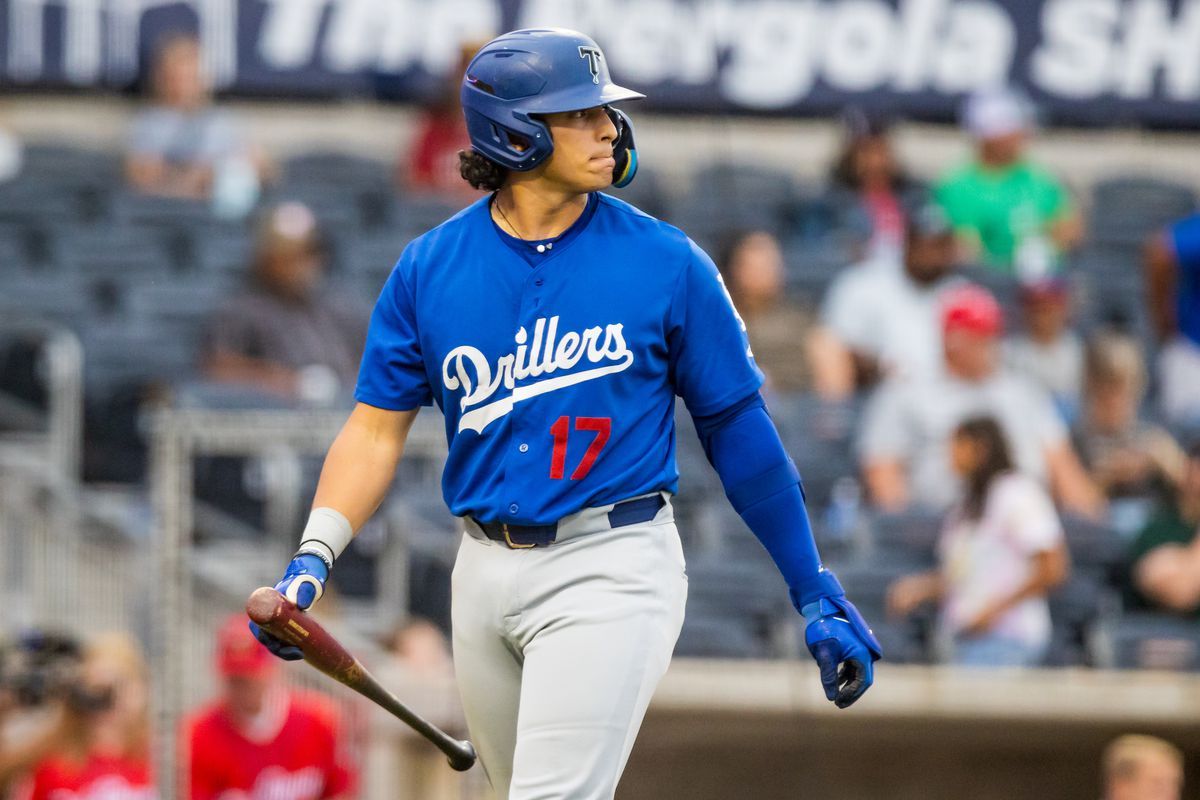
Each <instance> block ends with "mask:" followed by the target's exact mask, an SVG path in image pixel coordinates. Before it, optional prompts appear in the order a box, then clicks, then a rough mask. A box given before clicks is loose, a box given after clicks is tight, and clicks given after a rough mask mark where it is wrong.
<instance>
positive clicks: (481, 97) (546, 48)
mask: <svg viewBox="0 0 1200 800" xmlns="http://www.w3.org/2000/svg"><path fill="white" fill-rule="evenodd" d="M461 97H462V106H463V113H464V114H465V115H466V119H467V132H468V133H469V134H470V137H471V146H472V147H473V148H474V149H475V151H476V152H478V153H480V154H481V155H483V156H486V157H487V158H489V159H491V160H492V161H495V162H496V163H497V164H499V165H500V166H502V167H507V168H508V169H512V170H517V171H519V172H523V171H525V170H530V169H533V168H534V167H536V166H537V165H538V164H540V163H542V162H543V161H545V160H546V157H547V156H549V155H550V153H551V152H553V151H554V142H553V141H551V139H550V129H549V128H548V127H546V123H544V122H543V121H542V120H540V119H538V118H537V116H536V115H541V114H556V113H559V112H562V111H578V110H580V109H585V108H594V107H596V106H604V107H605V109H606V110H607V111H608V114H609V117H610V118H611V119H612V121H613V124H614V125H615V126H616V128H617V138H616V140H615V141H614V142H613V157H614V159H615V160H616V162H617V166H616V168H615V169H614V170H613V176H614V179H613V184H614V185H616V186H618V187H620V186H624V185H625V184H627V183H629V181H631V180H633V174H634V172H636V171H637V153H636V151H635V150H634V145H633V126H632V125H631V124H630V122H629V118H628V117H627V116H625V114H623V113H621V112H620V111H617V110H616V109H615V108H611V107H610V106H611V104H612V103H617V102H620V101H622V100H640V99H641V98H643V97H645V95H643V94H639V93H638V92H635V91H632V90H630V89H626V88H624V87H622V86H617V85H616V84H615V83H613V82H612V78H610V77H609V74H608V64H607V63H606V62H605V59H604V55H603V53H601V52H600V48H599V47H598V46H597V45H596V43H595V42H594V41H593V40H592V39H591V38H590V37H587V36H584V35H583V34H582V33H579V32H577V31H572V30H567V29H565V28H545V29H535V30H521V31H513V32H512V33H506V34H504V35H503V36H500V37H497V38H495V39H493V40H492V41H490V42H488V43H487V44H486V45H484V46H483V48H482V49H481V50H480V51H479V52H478V53H476V54H475V57H474V58H473V59H471V63H470V65H468V66H467V71H466V74H464V75H463V83H462V93H461Z"/></svg>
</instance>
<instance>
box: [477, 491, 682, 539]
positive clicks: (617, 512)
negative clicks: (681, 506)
mask: <svg viewBox="0 0 1200 800" xmlns="http://www.w3.org/2000/svg"><path fill="white" fill-rule="evenodd" d="M666 504H667V501H666V500H664V499H663V496H662V494H661V493H659V494H655V495H651V496H649V497H639V498H637V499H636V500H625V501H623V502H620V503H617V504H616V505H615V506H613V509H612V511H609V512H608V526H609V527H610V528H620V527H623V526H625V525H636V524H637V523H639V522H649V521H650V520H652V519H654V517H655V516H657V515H658V511H659V509H661V508H662V507H663V506H665V505H666ZM471 520H472V521H473V522H474V523H475V524H476V525H478V526H479V529H480V530H481V531H483V533H484V535H485V536H487V538H489V539H491V540H492V541H493V542H504V543H505V544H506V545H508V546H509V547H513V548H517V549H522V548H527V547H537V546H538V545H541V546H542V547H545V546H546V545H548V544H553V543H554V540H555V538H556V537H557V536H558V523H557V522H552V523H550V524H549V525H509V524H508V523H507V522H482V521H480V520H478V519H475V518H474V517H471Z"/></svg>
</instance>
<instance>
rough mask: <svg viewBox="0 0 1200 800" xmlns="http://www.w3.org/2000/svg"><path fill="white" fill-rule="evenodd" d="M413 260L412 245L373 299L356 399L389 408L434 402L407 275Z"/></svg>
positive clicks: (401, 408) (404, 408)
mask: <svg viewBox="0 0 1200 800" xmlns="http://www.w3.org/2000/svg"><path fill="white" fill-rule="evenodd" d="M412 258H413V255H412V247H411V246H410V247H408V248H406V249H405V251H404V254H403V255H402V256H400V263H399V264H397V265H396V268H395V269H394V270H392V274H391V276H390V277H389V278H388V281H387V283H386V284H384V287H383V291H382V292H381V293H380V295H379V300H378V301H377V302H376V303H375V310H374V311H373V312H372V313H371V324H370V326H369V327H368V329H367V343H366V346H365V347H364V349H363V358H362V364H361V366H360V367H359V371H358V386H357V388H356V389H355V391H354V399H355V400H358V401H359V402H360V403H366V404H367V405H370V406H375V407H376V408H383V409H387V410H389V411H408V410H410V409H413V408H416V407H417V406H427V405H430V404H431V403H432V402H433V392H432V389H431V388H430V386H429V377H428V376H427V375H426V373H425V362H424V360H423V358H422V356H421V342H420V338H419V336H418V333H417V315H416V304H415V302H414V298H413V293H412V287H411V286H410V285H409V282H408V280H407V277H406V273H407V272H408V270H409V268H410V267H411V259H412Z"/></svg>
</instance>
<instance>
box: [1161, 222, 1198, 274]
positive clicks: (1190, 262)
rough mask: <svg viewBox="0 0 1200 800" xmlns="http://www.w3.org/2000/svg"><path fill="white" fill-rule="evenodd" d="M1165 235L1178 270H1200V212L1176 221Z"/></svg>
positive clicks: (1193, 271)
mask: <svg viewBox="0 0 1200 800" xmlns="http://www.w3.org/2000/svg"><path fill="white" fill-rule="evenodd" d="M1167 235H1168V241H1170V243H1171V249H1172V250H1174V251H1175V263H1176V264H1178V265H1179V269H1180V271H1182V272H1189V273H1195V272H1200V214H1193V215H1192V216H1190V217H1187V218H1185V219H1181V220H1180V221H1179V222H1176V223H1175V224H1174V225H1172V226H1171V227H1170V229H1169V230H1168V232H1167Z"/></svg>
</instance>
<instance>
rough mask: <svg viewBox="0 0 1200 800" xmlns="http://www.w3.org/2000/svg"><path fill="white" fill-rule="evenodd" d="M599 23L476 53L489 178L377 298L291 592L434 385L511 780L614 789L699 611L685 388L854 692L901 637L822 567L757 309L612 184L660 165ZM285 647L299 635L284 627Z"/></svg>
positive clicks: (364, 506)
mask: <svg viewBox="0 0 1200 800" xmlns="http://www.w3.org/2000/svg"><path fill="white" fill-rule="evenodd" d="M642 96H643V95H640V94H638V93H637V92H633V91H630V90H629V89H625V88H622V87H620V86H617V85H615V84H614V83H613V82H612V81H611V80H610V78H609V70H608V65H607V63H606V61H605V59H604V55H603V54H602V53H601V51H600V48H599V47H597V46H596V43H595V42H594V41H592V40H591V39H590V38H588V37H587V36H584V35H582V34H580V33H576V32H574V31H568V30H561V29H554V30H523V31H516V32H513V33H508V34H505V35H503V36H500V37H499V38H497V39H495V40H493V41H491V42H489V43H488V44H487V45H485V46H484V47H483V48H482V49H481V50H480V51H479V52H478V53H477V54H476V56H475V58H474V59H473V60H472V61H471V62H470V65H469V67H468V68H467V71H466V74H465V75H464V78H463V84H462V105H463V109H464V113H465V115H466V122H467V128H468V131H469V132H470V137H471V150H470V151H469V152H465V153H463V155H462V157H461V160H462V174H463V177H464V178H465V179H466V180H467V181H468V182H470V183H471V184H472V185H473V186H475V187H476V188H480V189H485V190H487V191H488V195H487V196H486V197H484V198H482V199H480V200H479V201H477V202H476V203H474V204H473V205H471V206H469V207H467V208H466V209H464V210H463V211H461V212H459V213H458V214H456V215H455V216H454V217H452V218H451V219H449V220H447V221H446V222H445V223H443V224H442V225H439V226H438V227H437V228H434V229H433V230H431V231H429V232H428V233H426V234H424V235H423V236H420V237H418V238H417V239H415V240H414V241H413V242H412V243H410V244H409V245H408V247H406V248H405V250H404V252H403V254H402V255H401V256H400V260H399V263H397V265H396V267H395V269H394V270H393V272H392V274H391V277H390V278H389V279H388V281H387V284H386V285H385V286H384V288H383V292H382V294H381V296H380V298H379V301H378V304H377V305H376V307H375V311H374V315H373V317H372V320H371V325H370V330H369V333H368V337H367V343H366V348H365V353H364V356H363V363H362V369H361V372H360V374H359V381H358V387H357V391H356V399H357V400H358V404H357V405H356V407H355V409H354V411H353V412H352V413H351V415H350V418H349V420H348V421H347V423H346V425H345V427H344V428H343V429H342V431H341V433H340V434H339V435H338V437H337V439H336V441H335V442H334V443H333V445H332V446H331V447H330V450H329V454H328V456H327V457H326V460H325V466H324V469H323V471H322V473H321V479H320V484H319V486H318V488H317V492H316V497H315V499H314V501H313V511H312V514H311V517H310V519H309V522H308V525H307V527H306V528H305V531H304V534H303V537H302V541H301V544H300V549H299V551H298V552H297V554H296V556H295V558H294V559H293V560H292V562H291V563H290V564H289V565H288V567H287V571H286V572H285V573H284V577H283V579H282V580H281V581H280V582H279V583H278V584H277V586H276V588H277V589H278V590H279V591H280V592H282V593H284V594H285V595H286V596H287V597H289V598H291V599H292V600H293V601H294V602H296V603H297V604H298V605H299V606H300V607H302V608H307V607H309V606H311V605H312V604H313V603H314V602H315V601H316V600H317V599H319V598H320V596H321V594H322V592H323V589H324V585H325V581H326V579H327V577H328V575H329V571H330V569H331V568H332V567H333V564H334V561H335V559H336V558H337V556H338V554H339V553H341V552H342V550H343V549H344V548H345V547H346V545H347V544H348V543H349V542H350V540H351V538H352V537H353V534H354V531H355V530H357V529H358V528H359V526H361V525H362V524H363V523H364V522H365V521H366V520H367V518H368V517H370V516H371V514H372V513H374V511H375V509H376V508H377V507H378V505H379V503H380V502H381V501H382V499H383V498H384V496H385V494H386V493H387V490H388V487H389V485H390V483H391V482H392V478H393V473H394V471H395V468H396V465H397V462H398V461H399V459H400V457H401V454H402V453H403V450H404V442H405V437H406V435H407V433H408V431H409V428H410V426H411V425H412V422H413V419H414V418H415V417H416V414H417V410H418V409H419V408H420V407H421V406H423V405H429V404H430V403H431V402H436V403H437V404H438V407H439V408H440V409H441V410H442V413H443V415H444V417H445V424H446V437H447V439H448V442H449V455H448V457H447V460H446V466H445V472H444V476H443V481H442V485H443V491H444V495H445V500H446V503H447V505H448V506H449V507H450V510H451V511H452V512H453V513H454V514H455V515H456V516H457V517H459V518H461V519H462V525H463V529H464V535H463V538H462V543H461V546H460V549H459V553H458V559H457V562H456V565H455V569H454V576H453V601H452V612H451V613H452V622H453V629H454V636H453V644H454V661H455V669H456V673H457V678H458V683H459V687H460V691H461V693H462V700H463V707H464V709H465V711H466V716H467V722H468V726H469V728H470V732H471V736H472V738H473V739H474V741H475V743H476V746H477V748H478V750H479V753H480V757H481V760H482V762H483V766H484V769H485V771H486V772H487V775H488V778H489V779H490V781H491V783H492V785H493V787H494V789H495V791H496V795H497V796H498V797H499V798H509V800H529V799H530V798H541V799H542V800H545V799H546V798H563V799H564V800H565V799H566V798H570V799H571V800H583V799H584V798H588V799H591V798H596V799H597V800H598V799H599V798H611V797H613V794H614V791H615V788H616V785H617V781H618V779H619V777H620V775H621V772H622V770H623V768H624V766H625V762H626V759H627V758H628V756H629V752H630V749H631V748H632V745H633V740H634V737H635V736H636V734H637V730H638V728H639V726H640V725H641V721H642V717H643V715H644V713H645V710H646V706H647V704H648V703H649V701H650V696H651V694H652V693H653V691H654V688H655V686H656V684H657V683H658V681H659V679H660V678H661V677H662V675H663V673H664V672H665V671H666V668H667V664H668V662H669V660H670V657H671V652H672V650H673V648H674V645H675V641H676V638H677V637H678V635H679V630H680V626H681V625H682V622H683V610H684V601H685V598H686V595H687V578H686V575H685V572H684V563H683V555H682V550H681V548H680V542H679V536H678V533H677V532H676V529H675V525H674V521H673V516H672V510H671V496H672V494H673V493H674V492H675V490H676V488H677V484H678V473H677V471H676V466H675V430H674V413H673V412H674V401H675V396H676V395H679V396H681V397H682V398H683V399H684V401H685V402H686V404H687V407H688V409H689V411H690V413H691V414H692V416H693V418H694V419H695V424H696V428H697V430H698V431H699V434H700V438H701V440H702V441H703V443H704V446H705V449H706V452H707V454H708V457H709V459H710V460H711V462H712V464H713V466H714V467H715V468H716V471H717V472H718V474H719V475H720V478H721V481H722V483H723V485H724V487H725V491H726V493H727V495H728V497H729V500H730V501H731V503H732V504H733V506H734V508H735V509H737V511H738V512H739V513H740V514H741V516H742V518H743V519H744V520H745V521H746V523H747V525H748V526H749V527H750V529H751V530H752V531H754V533H755V534H756V535H757V536H758V537H759V539H761V541H762V543H763V544H764V545H765V546H766V548H767V550H768V551H769V552H770V554H771V556H772V557H773V558H774V560H775V562H776V564H777V565H778V566H779V569H780V570H781V572H782V573H783V575H784V577H785V578H786V580H787V583H788V585H789V587H790V591H791V598H792V601H793V603H794V604H795V605H796V608H797V609H798V610H799V611H800V613H801V614H803V616H804V618H805V620H807V629H806V631H807V633H806V639H807V643H808V647H809V649H810V651H811V652H812V654H813V656H814V657H815V658H816V660H817V662H818V665H819V667H820V676H821V681H822V683H823V685H824V688H825V692H826V695H827V696H828V698H829V699H830V700H832V701H833V702H835V703H836V704H837V705H838V706H839V707H842V708H844V707H846V706H848V705H850V704H851V703H853V702H854V701H855V700H857V699H858V697H859V696H861V695H862V693H863V692H864V691H866V689H867V688H868V687H869V686H870V685H871V682H872V664H873V662H874V661H875V660H876V659H878V658H879V657H880V654H881V653H880V648H879V644H878V642H877V641H876V639H875V637H874V635H873V634H872V633H871V631H870V629H869V628H868V626H867V623H866V622H865V621H864V620H863V618H862V616H861V615H860V614H859V613H858V611H857V610H856V609H855V608H854V606H853V605H852V604H851V603H850V602H849V601H848V600H847V599H846V596H845V593H844V592H843V591H842V588H841V586H840V585H839V584H838V582H837V579H836V578H835V577H834V576H833V575H832V574H831V573H830V572H829V571H828V570H826V569H824V568H822V566H821V562H820V558H819V556H818V554H817V550H816V547H815V545H814V544H813V538H812V533H811V530H810V528H809V523H808V517H807V514H806V512H805V508H804V496H803V493H802V491H801V486H800V478H799V474H798V473H797V471H796V468H795V466H794V465H793V463H792V461H791V459H789V458H788V455H787V453H786V452H785V451H784V449H783V446H782V445H781V443H780V440H779V436H778V434H777V433H776V431H775V427H774V425H773V424H772V422H771V419H770V417H769V416H768V415H767V411H766V408H765V407H764V404H763V400H762V397H761V396H760V394H759V387H760V385H761V384H762V374H761V373H760V372H759V370H758V368H757V367H756V366H755V364H754V360H753V357H752V355H751V353H750V350H749V347H748V345H747V343H746V334H745V330H744V327H743V325H742V324H741V320H740V319H739V317H738V316H737V312H736V311H735V310H734V308H733V305H732V303H731V301H730V300H729V295H728V293H727V292H726V291H725V288H724V286H723V285H722V283H721V281H720V278H719V277H718V275H717V271H716V268H715V267H714V266H713V263H712V261H711V260H710V259H709V257H708V256H707V255H705V253H704V252H703V251H701V250H700V249H699V248H698V247H697V246H696V245H695V244H694V243H693V242H692V241H691V240H690V239H688V238H687V236H685V235H684V234H683V233H682V232H680V231H679V230H678V229H676V228H674V227H672V226H670V225H667V224H665V223H663V222H660V221H658V220H656V219H654V218H653V217H650V216H648V215H646V214H644V213H642V212H641V211H638V210H637V209H636V208H634V207H632V206H630V205H629V204H627V203H624V202H622V201H620V200H617V199H614V198H612V197H609V196H608V195H605V194H601V190H604V189H606V188H608V187H609V186H610V185H615V186H618V187H619V186H623V185H625V184H626V183H628V182H629V181H630V180H631V179H632V178H633V176H634V173H635V172H636V170H637V151H636V150H635V148H634V140H633V129H632V126H631V124H630V121H629V118H628V117H627V116H626V115H625V114H624V113H623V112H621V111H619V110H617V109H616V108H614V104H616V103H619V102H621V101H625V100H635V99H638V98H641V97H642ZM258 633H259V635H260V639H261V640H262V641H263V642H264V644H266V645H267V646H268V647H269V648H271V649H272V650H273V651H274V652H275V653H276V654H277V655H280V656H281V657H284V658H296V657H299V652H298V651H296V650H295V649H294V648H289V647H288V646H287V645H285V644H284V643H282V642H280V641H278V640H273V639H272V638H271V637H269V636H267V635H265V634H262V632H261V631H259V632H258Z"/></svg>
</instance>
